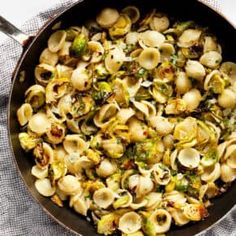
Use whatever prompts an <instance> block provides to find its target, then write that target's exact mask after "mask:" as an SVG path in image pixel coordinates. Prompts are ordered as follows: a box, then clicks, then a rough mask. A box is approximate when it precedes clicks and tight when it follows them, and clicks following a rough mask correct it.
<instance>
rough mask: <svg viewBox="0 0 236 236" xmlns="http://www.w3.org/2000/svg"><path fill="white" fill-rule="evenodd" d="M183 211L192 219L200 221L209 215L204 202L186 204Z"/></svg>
mask: <svg viewBox="0 0 236 236" xmlns="http://www.w3.org/2000/svg"><path fill="white" fill-rule="evenodd" d="M183 213H184V215H185V216H186V217H187V218H188V219H189V220H192V221H199V220H201V219H203V218H204V217H206V216H207V210H206V208H205V207H204V205H203V204H186V205H185V206H184V207H183Z"/></svg>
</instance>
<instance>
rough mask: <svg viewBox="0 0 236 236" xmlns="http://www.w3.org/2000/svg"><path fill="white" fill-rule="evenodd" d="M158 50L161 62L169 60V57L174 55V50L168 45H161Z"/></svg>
mask: <svg viewBox="0 0 236 236" xmlns="http://www.w3.org/2000/svg"><path fill="white" fill-rule="evenodd" d="M159 49H160V53H161V62H164V61H168V60H170V58H171V56H172V55H174V54H175V48H174V46H173V45H172V44H170V43H162V44H161V45H160V47H159Z"/></svg>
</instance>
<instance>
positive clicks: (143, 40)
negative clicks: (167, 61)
mask: <svg viewBox="0 0 236 236" xmlns="http://www.w3.org/2000/svg"><path fill="white" fill-rule="evenodd" d="M139 38H140V42H139V43H140V44H141V46H142V44H144V46H147V47H151V48H157V47H158V48H159V47H160V45H161V44H163V43H164V41H165V36H164V35H163V34H161V33H159V32H157V31H154V30H147V31H144V32H142V33H140V35H139Z"/></svg>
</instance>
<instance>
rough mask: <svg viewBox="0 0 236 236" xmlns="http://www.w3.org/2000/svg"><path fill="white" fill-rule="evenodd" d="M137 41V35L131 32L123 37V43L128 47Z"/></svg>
mask: <svg viewBox="0 0 236 236" xmlns="http://www.w3.org/2000/svg"><path fill="white" fill-rule="evenodd" d="M138 39H139V33H138V32H135V31H134V32H133V31H131V32H129V33H128V34H127V35H126V36H125V42H126V43H127V44H130V45H135V44H136V43H137V42H138Z"/></svg>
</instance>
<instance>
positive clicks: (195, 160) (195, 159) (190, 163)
mask: <svg viewBox="0 0 236 236" xmlns="http://www.w3.org/2000/svg"><path fill="white" fill-rule="evenodd" d="M177 158H178V161H179V162H180V164H181V165H182V166H184V167H186V168H188V169H194V168H196V167H198V165H199V163H200V154H199V152H198V151H197V150H196V149H194V148H184V149H182V150H181V151H180V152H179V154H178V157H177Z"/></svg>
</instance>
